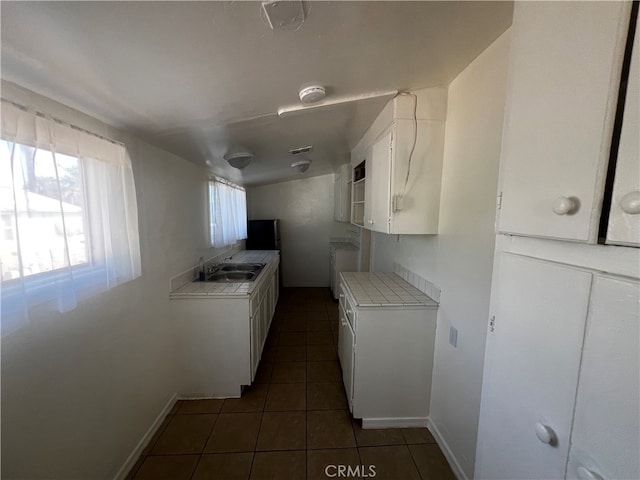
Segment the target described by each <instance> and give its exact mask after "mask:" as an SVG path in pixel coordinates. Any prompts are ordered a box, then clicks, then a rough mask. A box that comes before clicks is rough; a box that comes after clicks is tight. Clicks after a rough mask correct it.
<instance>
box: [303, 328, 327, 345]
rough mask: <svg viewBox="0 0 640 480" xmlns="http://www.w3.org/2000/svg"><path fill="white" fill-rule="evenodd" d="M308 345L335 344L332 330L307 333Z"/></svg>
mask: <svg viewBox="0 0 640 480" xmlns="http://www.w3.org/2000/svg"><path fill="white" fill-rule="evenodd" d="M306 340H307V346H309V345H333V337H332V336H331V332H327V331H322V332H318V331H315V332H314V331H310V332H307V333H306Z"/></svg>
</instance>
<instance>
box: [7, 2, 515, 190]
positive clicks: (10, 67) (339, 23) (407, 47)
mask: <svg viewBox="0 0 640 480" xmlns="http://www.w3.org/2000/svg"><path fill="white" fill-rule="evenodd" d="M303 6H304V9H305V12H306V19H305V21H304V23H303V24H302V25H301V26H299V27H298V28H297V29H295V28H284V29H279V30H272V29H271V28H270V26H269V24H268V22H267V19H266V17H265V15H264V13H263V11H262V8H261V4H260V2H252V1H235V2H204V1H199V2H184V1H178V2H160V1H157V2H156V1H142V2H99V1H98V2H57V1H55V2H10V1H2V2H1V4H0V8H1V14H2V15H1V18H2V25H1V28H2V30H1V31H2V37H1V40H2V42H1V43H2V78H3V79H5V80H8V81H11V82H14V83H17V84H18V85H21V86H23V87H25V88H28V89H31V90H33V91H35V92H37V93H40V94H42V95H45V96H48V97H51V98H53V99H55V100H58V101H60V102H62V103H65V104H67V105H69V106H71V107H74V108H76V109H78V110H80V111H82V112H85V113H88V114H90V115H93V116H94V117H97V118H99V119H100V120H102V121H104V122H106V123H109V124H111V125H113V126H116V127H118V128H122V129H127V130H129V131H132V132H133V133H135V134H136V135H138V136H140V137H141V138H144V139H145V140H147V141H148V142H150V143H152V144H155V145H157V146H159V147H161V148H163V149H165V150H168V151H170V152H173V153H175V154H177V155H179V156H181V157H183V158H185V159H187V160H190V161H192V162H194V163H197V164H200V165H208V166H209V168H210V169H211V171H212V172H213V173H215V174H217V175H221V176H224V177H226V178H228V179H230V180H233V181H236V182H238V183H241V184H244V185H258V184H265V183H274V182H278V181H283V180H287V179H291V178H299V175H300V174H298V173H296V172H295V171H294V169H292V168H290V164H291V162H292V160H293V159H292V157H291V156H290V155H289V154H288V150H290V149H292V148H295V147H301V146H307V145H313V147H314V150H313V152H312V153H310V154H308V157H309V158H310V159H311V160H312V161H313V163H312V165H311V168H310V169H309V171H308V172H307V173H306V174H304V175H306V176H314V175H322V174H326V173H329V172H332V171H334V170H335V168H336V167H337V166H338V165H340V164H342V163H345V162H347V161H349V151H350V149H351V148H352V147H353V146H354V145H355V143H357V141H358V140H359V138H360V137H361V136H362V134H363V133H364V131H365V130H366V128H367V127H368V126H369V125H370V124H371V122H372V121H373V120H374V119H375V117H376V115H377V114H378V113H379V112H380V110H381V109H382V107H383V106H384V104H385V103H386V102H387V101H388V100H389V98H390V97H384V98H379V99H373V100H366V101H358V102H349V103H344V104H340V105H338V106H334V107H330V108H329V107H327V108H323V109H312V110H309V111H305V112H302V113H299V114H296V115H291V116H287V117H279V116H278V114H277V110H278V108H279V107H282V106H290V105H296V104H299V99H298V91H299V90H300V89H301V88H302V87H305V86H309V85H312V84H321V85H323V86H325V87H326V89H327V98H326V100H327V101H328V100H330V99H332V98H336V97H344V96H350V95H359V94H362V93H367V92H372V91H388V90H408V89H416V88H422V87H428V86H436V85H447V84H449V83H450V82H451V80H453V79H454V78H455V76H456V75H457V74H458V73H459V72H460V71H462V70H463V69H464V67H466V66H467V65H468V64H469V63H470V62H471V61H472V60H473V59H474V58H475V57H476V56H478V54H480V53H481V52H482V50H484V49H485V48H486V47H487V46H488V45H489V44H490V43H491V42H493V40H495V39H496V38H497V37H498V36H500V34H501V33H502V32H504V31H505V30H506V29H507V28H508V27H509V25H510V24H511V15H512V8H513V4H512V3H511V2H482V1H480V2H466V1H461V2H458V1H448V2H429V1H411V2H403V1H393V2H378V1H358V2H348V1H345V2H343V1H339V2H329V1H313V2H304V4H303ZM241 146H243V147H246V148H248V149H250V150H251V151H252V152H253V153H254V154H255V158H254V159H253V161H252V163H251V164H250V165H249V166H248V167H246V168H245V169H244V170H236V169H233V168H231V167H230V166H229V165H227V164H226V162H225V161H224V160H223V158H222V157H223V155H224V154H225V153H226V152H227V151H228V150H229V149H233V148H237V147H241Z"/></svg>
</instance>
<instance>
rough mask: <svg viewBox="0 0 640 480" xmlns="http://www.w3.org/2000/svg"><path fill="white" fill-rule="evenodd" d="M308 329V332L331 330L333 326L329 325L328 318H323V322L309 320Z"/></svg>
mask: <svg viewBox="0 0 640 480" xmlns="http://www.w3.org/2000/svg"><path fill="white" fill-rule="evenodd" d="M306 330H307V332H330V331H331V328H330V327H329V321H328V320H323V321H321V322H317V321H314V320H307V322H306Z"/></svg>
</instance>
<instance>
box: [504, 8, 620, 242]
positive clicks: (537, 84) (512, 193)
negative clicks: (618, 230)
mask: <svg viewBox="0 0 640 480" xmlns="http://www.w3.org/2000/svg"><path fill="white" fill-rule="evenodd" d="M630 8H631V2H516V4H515V7H514V14H513V24H512V27H511V55H510V66H509V82H508V90H507V100H506V113H505V123H504V133H503V144H502V170H501V185H502V207H501V211H500V218H499V224H498V228H499V230H500V231H501V232H505V233H513V234H518V235H529V236H537V237H548V238H557V239H566V240H574V241H580V242H591V243H595V241H596V239H597V233H598V224H599V220H600V209H601V207H600V205H601V200H602V196H603V190H604V179H605V174H606V167H607V162H608V157H609V149H610V145H611V138H612V129H613V122H614V116H615V108H616V100H617V94H618V87H619V83H620V72H621V68H622V57H623V54H624V43H625V40H626V34H627V29H628V21H629V13H630Z"/></svg>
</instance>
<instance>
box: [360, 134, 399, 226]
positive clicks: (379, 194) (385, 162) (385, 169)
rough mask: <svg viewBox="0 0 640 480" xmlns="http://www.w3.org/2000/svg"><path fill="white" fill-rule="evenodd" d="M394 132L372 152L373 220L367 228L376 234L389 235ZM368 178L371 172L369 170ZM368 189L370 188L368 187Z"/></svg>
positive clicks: (371, 219)
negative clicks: (392, 140)
mask: <svg viewBox="0 0 640 480" xmlns="http://www.w3.org/2000/svg"><path fill="white" fill-rule="evenodd" d="M392 132H393V130H392V129H390V130H389V131H387V132H386V133H385V134H384V135H382V136H381V137H380V138H379V139H378V140H377V141H376V142H375V143H374V144H373V148H372V151H371V164H372V165H373V171H372V172H371V182H370V183H369V185H371V193H372V195H371V218H370V220H369V225H368V226H367V225H366V224H365V227H367V228H369V229H370V230H374V231H376V232H383V233H388V231H389V216H390V214H391V210H390V208H391V205H390V202H389V195H390V189H391V183H390V182H391V153H392V151H391V138H392ZM367 177H369V170H368V168H367ZM367 188H368V187H367Z"/></svg>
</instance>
